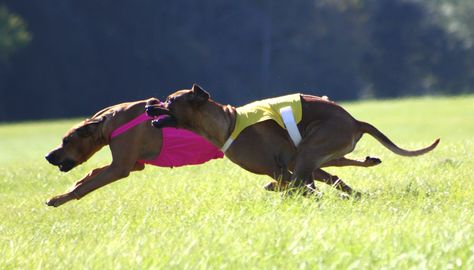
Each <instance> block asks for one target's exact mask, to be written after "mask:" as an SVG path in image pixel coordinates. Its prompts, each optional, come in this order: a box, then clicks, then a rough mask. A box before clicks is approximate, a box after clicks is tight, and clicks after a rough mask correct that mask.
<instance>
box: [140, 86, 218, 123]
mask: <svg viewBox="0 0 474 270" xmlns="http://www.w3.org/2000/svg"><path fill="white" fill-rule="evenodd" d="M209 97H210V96H209V93H208V92H206V91H205V90H203V89H202V88H201V87H200V86H199V85H197V84H194V85H193V87H192V88H191V89H185V90H179V91H177V92H174V93H173V94H171V95H169V96H168V98H167V99H166V101H165V102H164V103H161V104H156V105H151V106H147V108H146V111H147V113H148V115H150V116H161V117H160V118H159V119H157V120H154V121H153V125H154V126H155V127H158V128H163V127H178V128H187V129H190V128H191V129H192V127H194V126H195V124H196V123H195V121H196V120H198V118H199V117H198V115H200V112H201V108H202V106H203V105H204V104H206V103H207V102H208V101H209Z"/></svg>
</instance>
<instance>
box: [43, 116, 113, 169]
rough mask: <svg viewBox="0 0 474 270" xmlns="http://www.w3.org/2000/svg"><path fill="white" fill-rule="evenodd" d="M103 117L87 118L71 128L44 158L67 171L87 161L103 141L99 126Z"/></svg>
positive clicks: (102, 144) (100, 146)
mask: <svg viewBox="0 0 474 270" xmlns="http://www.w3.org/2000/svg"><path fill="white" fill-rule="evenodd" d="M104 120H105V118H100V119H87V120H85V121H83V122H82V123H80V124H78V125H76V126H75V127H73V128H71V129H70V130H69V131H68V132H67V133H66V134H65V135H64V137H63V140H62V142H61V144H60V145H59V146H58V147H56V148H55V149H53V150H52V151H51V152H50V153H48V154H47V155H46V157H45V158H46V160H47V161H48V162H49V163H51V164H52V165H54V166H57V167H58V168H59V170H60V171H62V172H68V171H70V170H72V169H73V168H74V167H76V166H77V165H79V164H81V163H83V162H85V161H87V160H88V159H89V158H90V157H91V156H92V155H93V154H94V153H95V152H97V151H98V150H99V149H100V148H102V146H104V143H103V142H101V138H102V136H101V131H100V126H101V124H102V122H103V121H104Z"/></svg>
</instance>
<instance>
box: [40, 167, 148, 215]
mask: <svg viewBox="0 0 474 270" xmlns="http://www.w3.org/2000/svg"><path fill="white" fill-rule="evenodd" d="M144 167H145V166H144V165H143V164H138V163H137V164H135V166H134V167H133V168H132V169H131V170H130V169H124V168H120V167H119V166H112V165H109V166H105V167H103V168H99V169H96V170H93V171H92V172H90V173H89V174H87V176H86V177H85V178H84V179H82V180H80V181H78V182H77V183H76V185H75V186H74V188H73V189H72V190H70V191H69V192H67V193H64V194H62V195H59V196H56V197H53V198H51V199H49V200H48V201H47V202H46V204H47V205H49V206H54V207H58V206H60V205H62V204H65V203H67V202H69V201H71V200H74V199H76V200H79V199H81V198H82V197H84V196H85V195H87V194H89V193H90V192H92V191H94V190H96V189H98V188H101V187H103V186H105V185H107V184H110V183H112V182H114V181H117V180H119V179H122V178H125V177H127V176H128V175H129V174H130V172H131V171H138V170H143V168H144Z"/></svg>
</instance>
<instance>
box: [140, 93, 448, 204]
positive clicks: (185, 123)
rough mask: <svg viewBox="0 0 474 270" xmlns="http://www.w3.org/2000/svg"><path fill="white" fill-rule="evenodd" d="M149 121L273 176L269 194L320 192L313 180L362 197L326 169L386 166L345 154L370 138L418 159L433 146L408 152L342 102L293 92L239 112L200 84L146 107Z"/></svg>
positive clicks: (396, 151) (254, 170)
mask: <svg viewBox="0 0 474 270" xmlns="http://www.w3.org/2000/svg"><path fill="white" fill-rule="evenodd" d="M147 113H148V114H149V115H153V116H157V115H164V116H166V117H165V118H162V119H161V120H155V121H153V125H154V126H155V127H159V128H164V127H170V126H171V127H178V128H184V129H188V130H191V131H194V132H196V133H198V134H200V135H202V136H204V137H205V138H207V139H208V140H209V141H211V142H212V143H213V144H214V145H216V146H218V147H220V148H221V150H222V151H223V152H225V155H226V156H227V157H228V158H229V159H230V160H231V161H233V162H234V163H236V164H238V165H239V166H241V167H242V168H244V169H246V170H248V171H250V172H253V173H256V174H264V175H268V176H270V177H272V178H273V179H274V180H276V181H274V182H272V183H270V184H267V185H266V189H267V190H281V189H286V188H287V187H289V188H290V190H295V189H301V190H303V194H305V193H306V191H308V189H310V190H309V192H312V191H314V189H315V186H314V180H318V181H322V182H324V183H326V184H329V185H332V186H334V187H335V188H337V189H338V190H340V191H342V192H343V193H346V194H348V195H356V196H360V193H359V192H354V191H353V189H352V188H351V187H349V186H348V185H347V184H346V183H344V181H343V180H341V179H340V178H339V177H337V176H334V175H330V174H329V173H327V172H325V171H324V170H322V169H321V168H322V167H327V166H363V167H369V166H374V165H377V164H379V163H380V162H381V161H380V160H379V159H377V158H370V157H367V158H366V160H364V161H358V160H351V159H348V158H345V157H344V156H345V155H346V154H348V153H350V152H352V151H353V149H354V148H355V146H356V143H357V142H358V141H359V140H360V138H361V137H362V135H363V134H364V133H368V134H370V135H371V136H373V137H374V138H375V139H377V140H378V141H379V142H380V143H381V144H382V145H383V146H385V147H387V148H388V149H389V150H391V151H392V152H394V153H395V154H398V155H402V156H418V155H422V154H425V153H427V152H429V151H431V150H433V149H434V148H435V147H436V146H437V145H438V143H439V139H437V140H436V141H435V142H434V143H433V144H431V145H430V146H428V147H426V148H423V149H419V150H415V151H408V150H404V149H401V148H400V147H398V146H397V145H395V144H394V143H393V142H392V141H391V140H390V139H388V138H387V137H386V136H385V135H384V134H383V133H382V132H380V131H379V130H378V129H377V128H375V127H374V126H372V125H371V124H369V123H366V122H362V121H358V120H356V119H354V118H353V117H352V116H351V115H350V114H349V113H348V112H347V111H346V110H344V109H343V108H342V107H340V106H339V105H337V104H336V103H334V102H332V101H330V100H328V99H327V98H321V97H317V96H311V95H305V94H294V95H289V96H284V97H278V98H274V99H267V100H263V101H258V102H254V103H250V104H248V105H245V106H243V107H239V108H235V107H233V106H230V105H222V104H219V103H217V102H215V101H213V100H212V99H210V96H209V93H208V92H206V91H204V90H203V89H202V88H201V87H199V86H198V85H193V87H192V88H191V89H185V90H180V91H177V92H175V93H173V94H171V95H169V96H168V98H167V100H166V102H164V103H162V104H155V105H152V106H149V107H148V108H147Z"/></svg>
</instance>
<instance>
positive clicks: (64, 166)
mask: <svg viewBox="0 0 474 270" xmlns="http://www.w3.org/2000/svg"><path fill="white" fill-rule="evenodd" d="M57 166H58V168H59V170H60V171H62V172H68V171H70V170H72V168H74V167H75V166H76V162H74V161H73V160H65V161H63V162H61V163H59V164H58V165H57Z"/></svg>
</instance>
